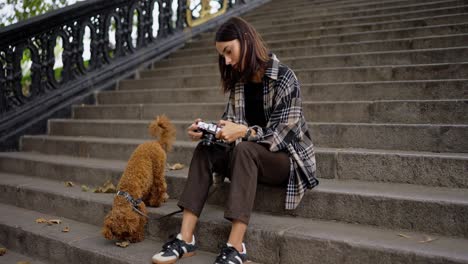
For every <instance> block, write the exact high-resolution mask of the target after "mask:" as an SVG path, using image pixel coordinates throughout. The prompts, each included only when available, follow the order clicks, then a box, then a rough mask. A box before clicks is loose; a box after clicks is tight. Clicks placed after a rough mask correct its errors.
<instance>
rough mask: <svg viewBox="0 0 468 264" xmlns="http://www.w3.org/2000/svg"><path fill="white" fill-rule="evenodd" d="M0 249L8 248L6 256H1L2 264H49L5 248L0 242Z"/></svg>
mask: <svg viewBox="0 0 468 264" xmlns="http://www.w3.org/2000/svg"><path fill="white" fill-rule="evenodd" d="M0 248H6V250H7V252H6V253H5V255H3V256H0V262H1V263H5V264H6V263H8V264H14V263H34V264H48V262H44V261H40V260H37V259H34V258H31V257H29V256H26V255H24V254H21V253H18V252H16V251H14V250H10V249H9V248H8V247H6V246H4V245H3V244H2V243H1V242H0Z"/></svg>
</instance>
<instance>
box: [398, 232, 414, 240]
mask: <svg viewBox="0 0 468 264" xmlns="http://www.w3.org/2000/svg"><path fill="white" fill-rule="evenodd" d="M398 235H399V236H401V237H404V238H408V239H410V238H411V236H408V235H405V234H403V233H400V234H398Z"/></svg>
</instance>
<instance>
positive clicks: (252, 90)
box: [244, 82, 267, 127]
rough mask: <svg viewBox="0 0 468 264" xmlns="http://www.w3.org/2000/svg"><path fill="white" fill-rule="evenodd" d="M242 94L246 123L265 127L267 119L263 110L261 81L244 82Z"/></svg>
mask: <svg viewBox="0 0 468 264" xmlns="http://www.w3.org/2000/svg"><path fill="white" fill-rule="evenodd" d="M244 96H245V119H246V121H247V124H249V126H253V125H257V126H260V127H266V124H267V121H266V119H265V112H264V110H263V83H252V82H249V83H246V84H244Z"/></svg>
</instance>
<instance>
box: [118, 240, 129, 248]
mask: <svg viewBox="0 0 468 264" xmlns="http://www.w3.org/2000/svg"><path fill="white" fill-rule="evenodd" d="M115 245H116V246H119V247H122V248H126V247H128V245H130V242H128V241H122V242H115Z"/></svg>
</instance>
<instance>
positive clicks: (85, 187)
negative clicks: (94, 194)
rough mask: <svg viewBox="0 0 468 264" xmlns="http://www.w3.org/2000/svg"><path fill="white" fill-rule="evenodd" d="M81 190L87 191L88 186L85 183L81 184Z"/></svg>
mask: <svg viewBox="0 0 468 264" xmlns="http://www.w3.org/2000/svg"><path fill="white" fill-rule="evenodd" d="M81 190H82V191H83V192H87V191H89V187H88V186H86V185H81Z"/></svg>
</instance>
